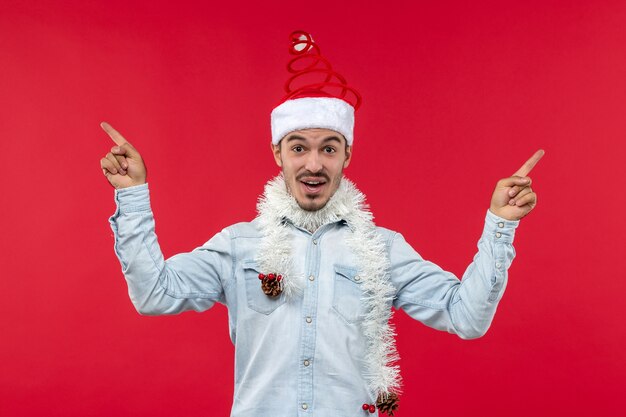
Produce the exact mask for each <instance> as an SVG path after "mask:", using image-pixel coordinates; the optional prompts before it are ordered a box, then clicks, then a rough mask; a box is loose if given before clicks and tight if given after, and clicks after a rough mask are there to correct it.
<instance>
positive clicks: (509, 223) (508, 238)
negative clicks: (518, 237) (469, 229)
mask: <svg viewBox="0 0 626 417" xmlns="http://www.w3.org/2000/svg"><path fill="white" fill-rule="evenodd" d="M517 226H519V220H507V219H503V218H502V217H500V216H496V215H495V214H493V213H492V212H491V210H489V209H487V215H486V216H485V228H484V229H483V238H484V239H489V240H491V241H493V242H496V243H497V242H504V243H513V238H514V237H515V229H516V228H517Z"/></svg>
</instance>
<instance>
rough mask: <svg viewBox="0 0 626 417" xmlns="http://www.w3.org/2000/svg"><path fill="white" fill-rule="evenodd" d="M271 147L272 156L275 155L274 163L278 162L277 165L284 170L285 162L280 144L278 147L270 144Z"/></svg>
mask: <svg viewBox="0 0 626 417" xmlns="http://www.w3.org/2000/svg"><path fill="white" fill-rule="evenodd" d="M281 142H282V141H281ZM270 145H271V148H272V154H274V161H276V165H278V166H279V167H280V168H282V167H283V161H282V159H281V158H280V142H278V145H274V144H273V143H270Z"/></svg>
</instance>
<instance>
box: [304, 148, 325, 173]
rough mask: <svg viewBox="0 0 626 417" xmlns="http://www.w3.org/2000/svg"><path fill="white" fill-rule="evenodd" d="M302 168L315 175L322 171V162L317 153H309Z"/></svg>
mask: <svg viewBox="0 0 626 417" xmlns="http://www.w3.org/2000/svg"><path fill="white" fill-rule="evenodd" d="M304 168H305V169H306V170H307V171H309V172H312V173H314V174H315V173H317V172H320V171H321V170H322V161H321V159H320V156H319V155H318V154H317V152H309V153H308V155H307V157H306V161H305V164H304Z"/></svg>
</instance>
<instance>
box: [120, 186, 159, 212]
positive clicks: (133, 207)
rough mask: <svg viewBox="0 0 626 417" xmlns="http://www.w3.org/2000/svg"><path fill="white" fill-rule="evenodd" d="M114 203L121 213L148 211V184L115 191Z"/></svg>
mask: <svg viewBox="0 0 626 417" xmlns="http://www.w3.org/2000/svg"><path fill="white" fill-rule="evenodd" d="M115 203H116V204H117V208H118V211H119V212H122V213H131V212H137V211H150V210H151V208H150V190H149V189H148V183H145V184H140V185H134V186H132V187H126V188H120V189H117V190H115Z"/></svg>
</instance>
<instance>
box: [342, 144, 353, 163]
mask: <svg viewBox="0 0 626 417" xmlns="http://www.w3.org/2000/svg"><path fill="white" fill-rule="evenodd" d="M353 148H354V145H350V146H348V145H346V159H345V160H344V161H343V167H344V168H347V167H348V165H350V161H352V149H353Z"/></svg>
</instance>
